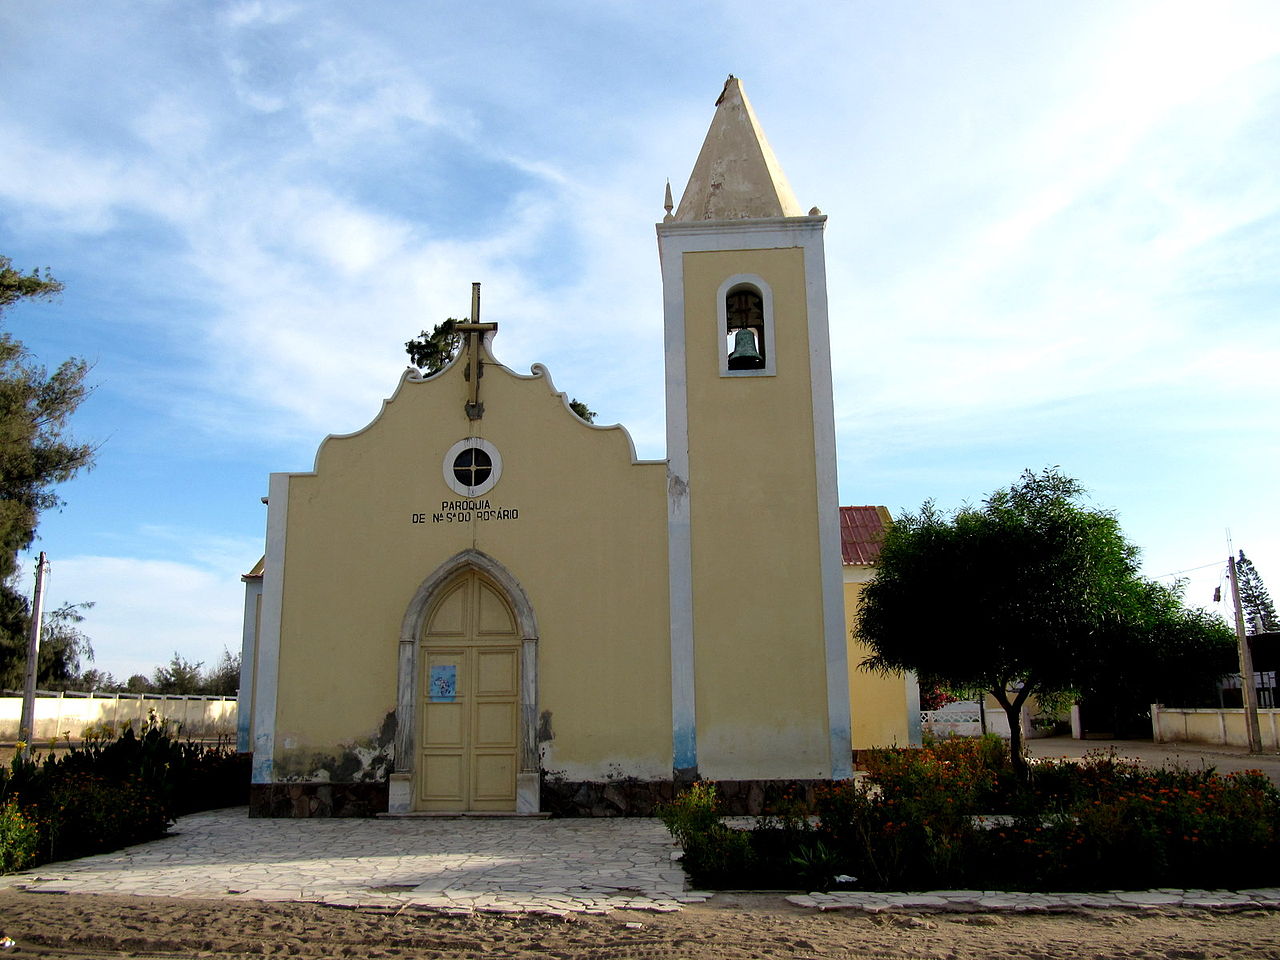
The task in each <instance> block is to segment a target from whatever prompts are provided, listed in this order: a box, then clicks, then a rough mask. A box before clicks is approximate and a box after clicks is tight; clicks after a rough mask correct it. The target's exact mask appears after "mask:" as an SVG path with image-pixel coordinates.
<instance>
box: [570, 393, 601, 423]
mask: <svg viewBox="0 0 1280 960" xmlns="http://www.w3.org/2000/svg"><path fill="white" fill-rule="evenodd" d="M569 409H570V410H572V411H573V412H574V413H576V414H577V415H578V416H579V417H581V418H582V419H583V420H585V421H587V423H595V422H596V412H595V411H594V410H592V409H591V408H589V407H588V406H587V405H586V404H585V403H583V402H582V401H581V400H579V399H578V398H577V397H574V398H573V399H572V400H570V401H569Z"/></svg>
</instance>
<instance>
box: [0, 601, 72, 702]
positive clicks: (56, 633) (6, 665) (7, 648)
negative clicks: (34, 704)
mask: <svg viewBox="0 0 1280 960" xmlns="http://www.w3.org/2000/svg"><path fill="white" fill-rule="evenodd" d="M92 606H93V604H92V603H66V604H63V605H62V606H61V607H59V608H58V609H56V610H50V611H47V612H46V613H45V615H44V626H43V627H42V629H41V634H40V655H39V658H38V659H37V661H36V686H37V687H39V688H40V689H41V690H80V689H83V688H82V687H81V686H80V685H79V683H78V678H79V677H80V661H81V659H85V660H90V661H92V660H93V646H92V645H91V644H90V642H89V638H88V637H87V636H85V634H84V632H83V631H82V630H81V629H80V624H81V623H82V622H84V614H83V613H81V612H80V611H81V610H86V609H88V608H89V607H92ZM30 623H31V605H30V603H29V602H28V601H27V598H26V597H24V596H23V595H22V594H20V593H18V592H17V591H16V590H14V589H12V587H10V586H8V585H5V587H4V588H0V687H3V688H5V689H7V690H20V689H22V686H23V684H24V683H25V681H26V674H27V644H28V636H29V631H30Z"/></svg>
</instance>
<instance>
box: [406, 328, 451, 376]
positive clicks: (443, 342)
mask: <svg viewBox="0 0 1280 960" xmlns="http://www.w3.org/2000/svg"><path fill="white" fill-rule="evenodd" d="M461 322H462V321H461V320H458V319H456V318H454V317H449V319H447V320H445V321H444V323H437V324H436V325H435V326H434V327H432V328H431V332H430V333H428V332H427V331H426V330H423V331H422V332H421V333H420V334H418V335H417V336H416V337H414V338H413V339H412V340H409V341H407V342H406V343H405V345H404V350H405V353H407V354H409V362H410V363H412V364H413V365H414V366H415V367H417V368H418V369H419V370H421V371H422V372H423V373H424V374H426V375H427V376H428V377H430V376H432V375H434V374H437V373H439V372H440V371H441V370H443V369H444V368H445V367H447V366H448V365H449V361H450V360H452V359H453V358H454V357H456V356H457V355H458V350H459V348H460V347H461V346H462V334H460V333H458V332H457V331H455V330H454V329H453V328H454V325H455V324H458V323H461Z"/></svg>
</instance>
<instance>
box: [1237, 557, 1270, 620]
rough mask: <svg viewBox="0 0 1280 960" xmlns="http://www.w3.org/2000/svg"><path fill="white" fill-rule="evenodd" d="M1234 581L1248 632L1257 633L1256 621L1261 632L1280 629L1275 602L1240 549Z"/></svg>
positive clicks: (1251, 563)
mask: <svg viewBox="0 0 1280 960" xmlns="http://www.w3.org/2000/svg"><path fill="white" fill-rule="evenodd" d="M1236 583H1237V585H1238V587H1239V590H1240V607H1241V609H1242V610H1243V611H1244V626H1245V630H1247V631H1248V632H1249V633H1250V634H1254V633H1258V632H1259V631H1258V621H1259V620H1261V621H1262V632H1263V633H1269V632H1271V631H1273V630H1280V618H1278V617H1276V608H1275V604H1273V603H1272V602H1271V594H1269V593H1268V592H1267V587H1266V584H1264V583H1263V582H1262V577H1260V576H1259V575H1258V571H1257V568H1256V567H1254V565H1253V561H1252V560H1250V559H1249V558H1248V557H1246V556H1245V555H1244V551H1243V550H1241V551H1240V557H1239V559H1237V560H1236Z"/></svg>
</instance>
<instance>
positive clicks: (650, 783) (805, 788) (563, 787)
mask: <svg viewBox="0 0 1280 960" xmlns="http://www.w3.org/2000/svg"><path fill="white" fill-rule="evenodd" d="M830 782H831V781H830V780H717V781H716V789H717V791H718V792H719V795H720V801H721V805H722V809H723V811H724V813H725V814H726V815H727V816H735V817H739V816H751V817H757V816H760V815H762V814H766V813H773V812H775V811H776V810H777V809H778V808H779V806H780V804H781V802H782V801H783V800H784V798H787V799H794V800H799V801H803V802H805V803H807V804H808V803H812V801H813V793H814V788H816V787H817V786H818V784H820V783H830ZM686 786H687V785H686V784H678V783H676V782H675V781H672V780H605V781H595V780H555V779H543V781H542V809H543V811H545V812H547V813H550V814H551V815H552V816H554V817H652V816H654V814H655V812H656V810H657V807H658V806H659V804H663V803H669V802H670V801H671V800H672V799H673V798H674V797H675V796H676V794H677V793H680V792H682V791H683V790H684V789H685V788H686Z"/></svg>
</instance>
